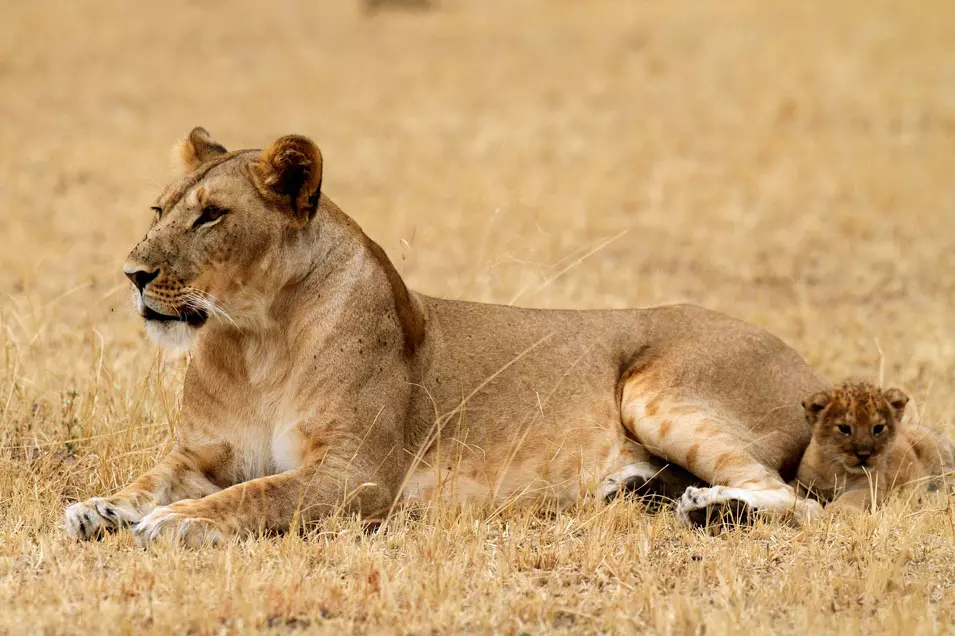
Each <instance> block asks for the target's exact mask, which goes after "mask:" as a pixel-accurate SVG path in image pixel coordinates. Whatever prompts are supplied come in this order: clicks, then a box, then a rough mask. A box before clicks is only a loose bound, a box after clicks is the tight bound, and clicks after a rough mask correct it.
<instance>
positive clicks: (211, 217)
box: [192, 205, 229, 227]
mask: <svg viewBox="0 0 955 636" xmlns="http://www.w3.org/2000/svg"><path fill="white" fill-rule="evenodd" d="M228 213H229V211H228V210H226V209H225V208H221V207H219V206H218V205H207V206H206V207H204V208H202V214H200V215H199V218H198V219H196V222H195V223H193V224H192V227H199V226H200V225H209V224H210V223H215V222H216V221H218V220H219V219H221V218H222V217H224V216H225V215H226V214H228Z"/></svg>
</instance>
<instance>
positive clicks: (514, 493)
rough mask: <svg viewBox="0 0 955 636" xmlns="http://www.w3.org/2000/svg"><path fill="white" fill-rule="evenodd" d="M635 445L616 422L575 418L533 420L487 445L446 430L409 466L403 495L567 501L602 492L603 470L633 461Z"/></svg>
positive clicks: (619, 466) (567, 503)
mask: <svg viewBox="0 0 955 636" xmlns="http://www.w3.org/2000/svg"><path fill="white" fill-rule="evenodd" d="M535 426H536V427H537V428H536V430H535ZM634 448H635V445H634V443H633V442H631V441H630V440H628V439H626V437H625V435H624V433H623V428H622V427H621V426H620V425H619V420H617V421H614V420H609V421H608V420H604V421H603V422H601V423H597V422H593V421H587V420H586V419H580V420H576V421H574V422H568V423H566V424H565V425H562V426H560V425H553V428H551V429H548V428H547V426H546V425H544V424H543V423H542V422H536V423H532V424H529V425H526V427H525V429H524V430H523V431H522V432H521V433H519V434H518V435H516V436H514V437H513V438H510V437H509V438H506V439H499V440H496V441H494V442H491V443H485V444H481V443H480V442H479V441H478V440H476V439H473V440H471V441H470V442H469V441H468V439H467V438H466V437H465V436H461V437H459V436H457V435H454V434H449V435H448V436H447V437H446V438H444V439H443V443H442V444H441V448H440V450H439V449H438V448H433V449H432V450H431V452H429V453H427V454H426V455H425V456H424V457H423V458H421V460H420V461H418V462H416V465H413V466H412V469H411V471H410V472H409V477H408V480H407V484H406V487H405V490H404V496H405V497H406V498H408V499H425V500H430V499H444V500H451V501H463V500H466V499H475V498H476V499H490V500H492V501H495V502H498V503H504V502H509V501H514V500H517V499H522V500H548V501H552V502H555V503H557V504H559V505H562V506H564V505H570V504H572V503H574V502H576V501H578V500H579V499H581V498H586V497H589V496H591V495H594V494H597V493H600V492H602V487H603V486H602V485H603V482H604V480H605V479H606V477H607V476H608V475H610V474H613V473H615V472H617V471H619V470H620V469H621V468H622V467H623V466H625V465H628V464H632V463H633V462H634V461H635V460H634V453H633V450H634Z"/></svg>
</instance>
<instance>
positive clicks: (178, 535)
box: [133, 505, 225, 548]
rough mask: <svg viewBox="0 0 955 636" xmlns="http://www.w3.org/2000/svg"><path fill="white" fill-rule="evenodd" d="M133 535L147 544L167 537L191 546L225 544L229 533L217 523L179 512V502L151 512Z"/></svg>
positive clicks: (167, 539)
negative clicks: (176, 508) (177, 504)
mask: <svg viewBox="0 0 955 636" xmlns="http://www.w3.org/2000/svg"><path fill="white" fill-rule="evenodd" d="M133 534H134V535H135V536H136V540H137V541H139V544H140V545H141V546H143V547H146V546H148V545H149V544H151V543H155V542H157V541H162V540H165V541H169V542H173V543H181V544H183V545H185V546H187V547H190V548H201V547H206V546H214V545H217V544H221V543H222V542H223V541H224V540H225V535H224V534H223V533H222V531H221V530H220V529H219V528H218V526H216V524H215V523H213V522H212V521H210V520H208V519H203V518H201V517H193V516H189V515H186V514H184V513H181V512H177V511H176V510H175V505H173V506H163V507H161V508H156V509H155V510H153V511H152V512H150V513H149V514H148V515H146V516H145V517H143V520H142V521H140V522H139V523H138V524H136V527H135V528H133Z"/></svg>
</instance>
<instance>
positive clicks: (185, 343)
mask: <svg viewBox="0 0 955 636" xmlns="http://www.w3.org/2000/svg"><path fill="white" fill-rule="evenodd" d="M146 334H148V335H149V337H150V338H152V339H153V342H155V343H156V344H158V345H159V346H160V347H162V348H164V349H167V350H169V351H172V352H179V351H184V350H186V349H188V348H190V347H191V346H192V345H193V344H195V342H196V339H197V338H198V337H199V327H194V326H192V325H190V324H189V323H187V322H183V321H178V320H164V321H160V320H147V321H146Z"/></svg>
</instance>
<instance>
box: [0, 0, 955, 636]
mask: <svg viewBox="0 0 955 636" xmlns="http://www.w3.org/2000/svg"><path fill="white" fill-rule="evenodd" d="M0 120H2V121H3V124H2V126H0V206H2V207H0V343H2V352H0V501H2V503H0V632H9V633H13V632H26V631H29V632H47V633H53V632H76V633H86V634H89V633H128V632H152V633H166V632H168V631H169V630H173V629H174V630H176V631H179V632H185V631H191V632H193V633H230V632H234V631H247V630H260V631H274V632H288V631H312V632H325V633H339V632H341V631H343V630H353V631H357V632H364V633H382V632H399V633H432V632H444V633H452V632H473V633H487V632H500V633H522V632H531V633H534V632H544V631H556V632H564V633H591V632H650V633H661V634H668V633H698V634H702V633H706V634H708V635H712V634H729V633H732V634H739V633H758V632H760V633H761V632H770V631H772V632H778V633H800V634H805V633H814V634H820V633H865V634H875V633H885V632H900V633H901V632H905V633H926V634H928V633H945V632H948V631H950V629H951V626H952V623H953V621H955V502H953V501H951V500H948V501H946V500H944V499H940V500H938V501H933V502H932V505H931V506H930V507H928V508H926V509H921V510H917V509H913V508H912V507H910V506H907V505H906V503H905V502H904V501H901V500H896V501H895V502H893V503H891V504H890V505H889V506H888V507H886V508H885V509H883V510H881V511H879V512H877V513H875V514H867V515H860V516H858V517H850V518H844V519H830V520H827V521H823V522H820V523H817V524H814V525H813V526H811V527H809V528H806V529H802V530H797V529H792V528H788V527H782V526H777V525H769V524H760V525H757V526H756V527H755V528H752V529H747V530H733V531H730V532H727V533H724V534H722V535H720V536H707V535H704V534H703V533H698V532H694V531H690V530H687V529H684V528H682V527H680V526H679V525H678V524H677V523H676V521H675V519H674V516H673V513H672V512H663V513H661V514H656V515H653V514H649V513H648V512H647V511H646V510H644V509H643V508H642V507H641V506H640V505H638V504H635V503H632V502H626V501H621V500H618V501H616V502H614V503H612V504H611V505H609V506H605V505H596V504H587V505H583V506H581V507H580V508H578V509H574V510H569V511H564V512H561V513H559V514H556V515H553V516H552V515H548V514H543V513H540V512H534V511H527V510H518V509H515V508H511V507H507V506H504V507H499V508H495V507H493V506H474V507H469V508H443V509H440V510H432V511H430V512H428V513H426V514H424V515H423V516H422V517H420V518H414V519H411V518H404V517H398V518H395V519H392V521H391V522H390V524H389V527H388V528H387V530H386V531H385V532H383V533H380V534H377V535H376V534H365V533H363V532H362V530H361V528H360V526H359V525H358V524H357V523H356V522H355V521H354V520H349V519H338V520H333V521H330V522H329V523H328V524H327V525H326V526H325V527H323V528H322V529H321V531H320V532H316V533H314V534H312V535H310V536H306V537H304V538H303V537H299V536H286V537H281V538H278V539H259V540H245V541H242V542H239V543H237V544H235V545H231V546H229V547H226V548H223V549H215V550H208V551H203V552H190V551H188V550H181V549H177V548H175V547H166V548H162V549H158V548H157V549H151V550H150V551H143V550H141V549H140V548H138V547H136V545H135V544H134V543H133V542H132V540H131V539H130V537H129V536H128V535H127V534H121V535H117V536H114V537H110V538H108V539H106V540H104V541H102V542H99V543H87V544H78V543H75V542H73V541H70V540H67V539H66V538H65V536H64V534H63V530H62V528H61V523H62V514H63V509H64V508H65V506H66V505H67V504H68V503H69V502H72V501H74V500H77V499H82V498H86V497H88V496H91V495H99V494H104V493H109V492H111V491H114V490H116V489H118V488H119V487H120V486H121V485H123V484H125V483H126V482H128V481H129V480H130V479H131V478H133V477H134V476H135V475H137V474H139V473H141V472H142V471H143V470H144V469H145V468H146V467H148V466H150V465H151V464H152V463H153V462H154V461H156V459H157V458H158V457H160V456H161V455H162V454H163V452H164V451H165V450H166V448H167V447H168V446H169V443H170V431H171V429H174V428H175V426H176V424H177V418H178V406H177V399H178V387H179V384H180V382H181V378H182V372H183V368H184V360H183V359H180V358H173V357H165V358H164V357H162V356H161V355H160V354H159V353H158V352H157V351H156V349H155V348H154V346H153V345H152V344H150V343H149V342H147V340H146V338H145V336H144V333H143V328H142V325H141V324H140V321H139V320H138V319H136V317H135V316H134V315H133V313H132V310H131V307H130V303H129V300H128V291H127V283H126V281H125V280H124V278H123V277H122V274H121V271H120V270H121V265H122V262H123V259H124V257H125V254H126V253H127V251H128V250H129V248H130V247H131V246H132V245H133V244H134V243H135V242H136V241H137V240H138V238H139V237H140V235H141V234H142V233H143V231H144V230H145V228H146V227H147V225H148V222H149V218H150V212H149V210H148V206H149V205H150V204H151V202H152V199H153V197H154V196H155V195H156V193H157V192H158V188H159V185H160V184H161V183H163V182H165V181H166V180H167V179H168V178H169V176H170V160H169V152H168V149H169V147H170V146H171V144H172V143H173V141H174V140H175V139H176V138H177V137H181V136H182V135H184V134H185V133H186V132H187V131H188V130H189V129H190V128H191V127H192V126H194V125H196V124H201V125H204V126H206V127H207V128H208V129H209V130H210V131H212V133H213V135H214V136H215V137H216V138H217V139H219V140H221V141H222V142H223V143H225V144H226V145H228V146H230V147H243V146H244V147H261V146H262V145H264V144H267V143H268V142H269V141H271V140H272V139H273V138H275V137H277V136H279V135H281V134H285V133H289V132H299V133H304V134H308V135H310V136H312V137H313V138H314V139H316V140H317V141H318V142H319V144H320V145H321V147H322V149H323V151H324V154H325V181H324V190H325V192H326V193H327V194H329V195H330V196H331V197H332V198H333V199H334V200H335V201H336V202H338V203H339V205H341V207H342V208H343V209H344V210H346V211H347V212H348V213H350V214H351V215H352V216H353V217H354V218H355V219H356V220H358V222H359V223H360V224H361V225H362V226H363V227H364V228H365V229H366V231H367V232H368V233H369V234H370V235H371V236H373V237H375V238H376V239H377V240H379V241H380V242H381V243H382V245H383V246H384V247H385V249H386V250H387V251H388V253H389V254H390V255H391V257H392V258H393V259H394V261H395V262H396V264H397V266H398V268H399V270H400V271H401V272H402V273H403V274H404V275H405V277H406V278H407V280H408V282H409V284H410V285H411V286H412V287H414V288H416V289H418V290H420V291H423V292H426V293H430V294H435V295H441V296H447V297H460V298H470V299H475V300H484V301H494V302H502V303H518V304H524V305H530V306H535V307H573V308H592V307H625V306H641V305H654V304H661V303H669V302H674V301H691V302H694V303H698V304H701V305H704V306H706V307H710V308H713V309H717V310H721V311H724V312H727V313H729V314H732V315H734V316H737V317H740V318H744V319H747V320H750V321H753V322H755V323H757V324H759V325H762V326H764V327H766V328H768V329H769V330H771V331H773V332H775V333H776V334H778V335H779V336H781V337H782V338H784V339H785V340H786V341H788V342H789V343H790V344H792V345H793V346H794V347H795V348H796V349H797V350H799V351H800V352H801V353H802V354H803V355H804V356H805V357H806V358H807V359H808V360H809V361H810V362H811V363H812V364H814V365H815V366H816V367H817V368H818V369H819V371H820V372H821V373H823V374H825V375H826V376H828V377H830V378H832V379H839V378H841V377H842V376H846V375H861V376H865V377H869V378H874V379H879V378H880V377H881V378H884V381H885V382H886V383H887V384H895V385H899V386H901V387H902V388H904V389H906V390H907V391H909V392H910V393H911V394H912V396H913V398H914V404H913V406H911V407H910V409H911V411H910V414H914V413H915V412H917V413H918V415H919V417H921V419H922V421H923V422H926V423H928V424H930V425H933V426H937V427H939V428H941V429H943V430H946V431H947V432H949V433H951V434H955V422H953V417H955V307H953V304H955V277H953V275H952V274H953V270H955V179H953V174H955V3H952V2H950V1H949V0H937V1H924V2H918V3H912V2H906V1H904V0H897V1H895V2H882V1H878V2H872V1H870V0H854V1H850V0H846V1H844V2H826V1H822V0H818V1H817V0H813V1H810V2H765V1H764V0H731V1H727V2H718V3H716V2H713V3H676V2H673V3H650V2H621V1H611V0H593V1H589V2H569V1H559V0H553V1H550V2H545V1H543V0H541V1H539V2H534V1H529V0H528V1H521V2H513V3H512V2H503V1H501V2H493V3H492V2H479V1H477V0H473V1H465V0H444V2H443V3H442V6H441V7H439V8H438V9H436V10H433V11H428V12H403V11H402V12H385V13H381V14H378V15H374V16H366V15H363V14H362V13H361V12H360V11H358V9H357V6H356V5H355V4H354V3H351V2H335V3H332V2H326V3H304V2H303V3H291V2H288V3H285V2H279V3H268V4H266V3H254V2H245V3H239V2H208V3H198V2H187V1H185V0H182V1H178V0H177V1H174V2H162V3H137V4H135V5H132V4H129V3H125V2H118V1H105V0H96V1H86V0H83V1H65V0H64V1H62V2H42V3H41V2H29V3H28V2H5V3H3V5H2V7H0ZM913 407H914V408H913Z"/></svg>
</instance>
